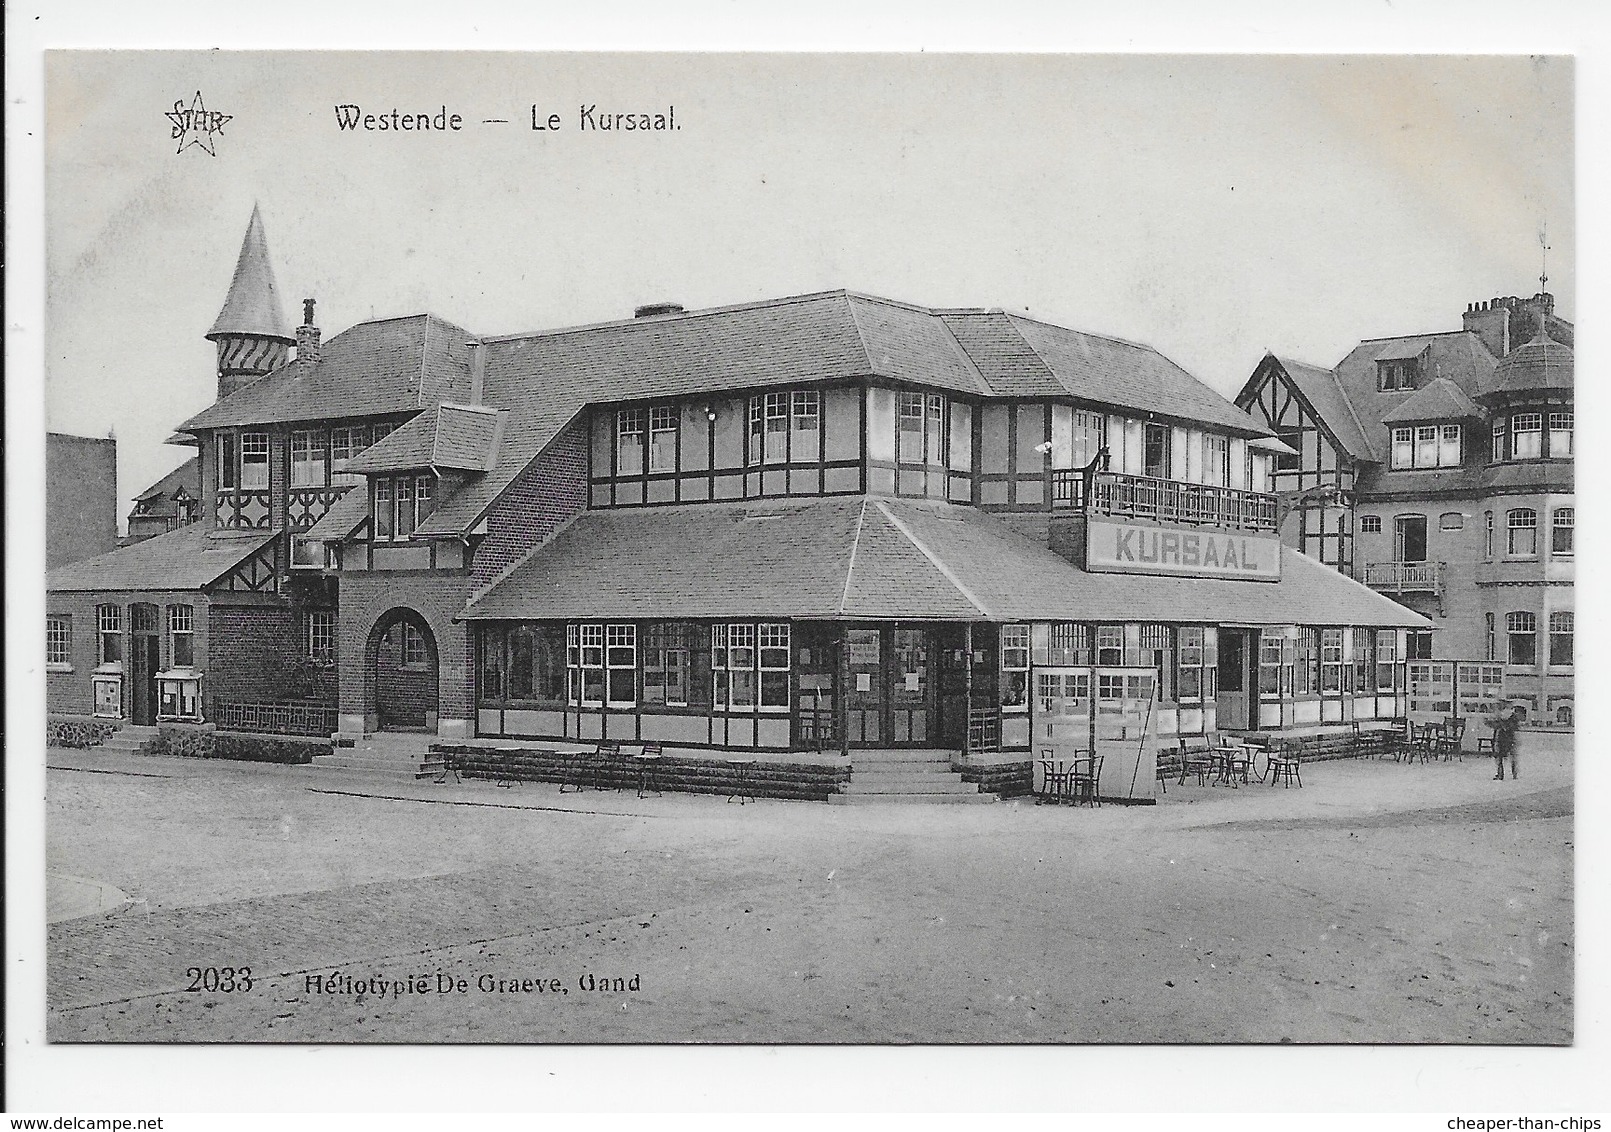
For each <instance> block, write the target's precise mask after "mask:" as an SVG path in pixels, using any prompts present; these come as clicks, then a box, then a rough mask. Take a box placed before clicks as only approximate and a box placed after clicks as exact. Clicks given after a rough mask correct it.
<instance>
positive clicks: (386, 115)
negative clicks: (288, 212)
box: [335, 102, 682, 134]
mask: <svg viewBox="0 0 1611 1132" xmlns="http://www.w3.org/2000/svg"><path fill="white" fill-rule="evenodd" d="M335 111H336V126H337V127H338V128H339V129H341V130H343V131H350V132H354V133H358V132H365V131H367V132H370V133H388V134H390V133H399V134H401V133H455V132H458V131H460V130H463V129H464V128H465V126H467V125H481V126H509V125H523V124H524V122H519V121H515V120H511V119H508V118H480V119H473V118H472V119H466V118H465V116H464V115H463V114H455V113H450V112H449V111H448V108H447V107H446V106H438V107H437V108H436V109H434V110H429V109H428V110H414V111H404V110H400V109H398V108H397V107H395V106H394V107H392V108H390V109H388V110H381V111H379V112H370V111H365V110H364V108H363V107H362V106H359V105H357V104H356V103H350V102H349V103H342V104H340V105H338V106H336V107H335ZM523 117H524V116H523ZM530 123H531V129H532V130H534V131H536V132H537V133H558V132H560V131H561V130H563V129H565V128H566V124H565V120H564V119H563V118H562V116H561V115H560V114H559V113H557V112H554V111H544V110H541V109H539V108H538V106H537V104H536V103H535V102H534V103H532V104H531V111H530ZM571 128H572V129H575V130H578V131H580V132H582V133H584V134H585V133H593V132H599V133H604V132H611V133H615V132H620V133H655V132H659V131H670V130H680V129H682V127H681V126H680V125H678V124H677V108H676V107H675V106H667V107H666V108H665V110H664V111H660V110H653V111H641V110H634V111H618V110H600V109H599V107H598V103H596V102H595V103H583V104H582V105H580V106H578V107H577V110H576V119H575V124H574V126H572V127H571Z"/></svg>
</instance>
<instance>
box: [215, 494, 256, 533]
mask: <svg viewBox="0 0 1611 1132" xmlns="http://www.w3.org/2000/svg"><path fill="white" fill-rule="evenodd" d="M213 515H214V519H215V521H216V523H217V525H218V526H220V527H223V528H234V529H237V530H252V531H266V530H268V529H269V493H268V489H267V488H262V489H251V488H239V489H232V488H224V489H222V490H220V491H218V492H217V493H216V494H215V496H214V504H213Z"/></svg>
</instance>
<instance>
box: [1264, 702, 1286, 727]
mask: <svg viewBox="0 0 1611 1132" xmlns="http://www.w3.org/2000/svg"><path fill="white" fill-rule="evenodd" d="M1259 726H1260V727H1280V726H1281V705H1280V703H1264V704H1260V705H1259Z"/></svg>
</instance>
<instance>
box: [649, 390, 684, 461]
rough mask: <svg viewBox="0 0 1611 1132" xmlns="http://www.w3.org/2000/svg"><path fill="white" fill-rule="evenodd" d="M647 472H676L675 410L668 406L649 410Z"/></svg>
mask: <svg viewBox="0 0 1611 1132" xmlns="http://www.w3.org/2000/svg"><path fill="white" fill-rule="evenodd" d="M649 470H650V471H651V472H674V471H676V470H677V410H675V409H673V408H672V407H671V406H670V405H659V406H656V407H655V408H653V409H650V410H649Z"/></svg>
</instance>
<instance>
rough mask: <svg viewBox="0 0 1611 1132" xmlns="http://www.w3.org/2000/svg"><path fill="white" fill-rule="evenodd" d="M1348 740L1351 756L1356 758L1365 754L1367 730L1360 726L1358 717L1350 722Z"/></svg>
mask: <svg viewBox="0 0 1611 1132" xmlns="http://www.w3.org/2000/svg"><path fill="white" fill-rule="evenodd" d="M1348 740H1349V749H1350V752H1351V754H1350V756H1349V757H1350V758H1355V759H1357V758H1360V757H1362V756H1363V755H1364V754H1365V732H1364V730H1363V729H1361V728H1360V726H1359V720H1357V719H1356V720H1353V721H1352V722H1350V723H1349V724H1348Z"/></svg>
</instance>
